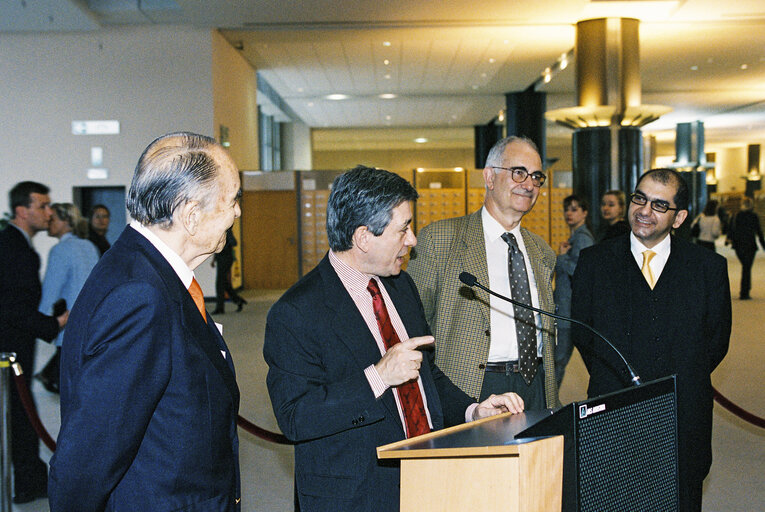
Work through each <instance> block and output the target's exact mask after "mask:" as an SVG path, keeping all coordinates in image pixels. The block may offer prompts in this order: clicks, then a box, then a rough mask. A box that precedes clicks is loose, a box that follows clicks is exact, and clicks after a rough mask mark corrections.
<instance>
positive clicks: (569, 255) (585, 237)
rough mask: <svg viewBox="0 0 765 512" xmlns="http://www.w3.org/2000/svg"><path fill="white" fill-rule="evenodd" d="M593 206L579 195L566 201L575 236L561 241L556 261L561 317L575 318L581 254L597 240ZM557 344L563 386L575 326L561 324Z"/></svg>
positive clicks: (566, 214)
mask: <svg viewBox="0 0 765 512" xmlns="http://www.w3.org/2000/svg"><path fill="white" fill-rule="evenodd" d="M588 212H589V206H588V205H587V201H586V200H585V199H583V198H581V197H579V196H577V195H576V194H574V195H570V196H568V197H566V198H565V199H564V200H563V215H564V217H565V219H566V224H568V227H569V229H570V230H571V236H570V237H569V239H568V240H566V241H565V242H561V244H560V247H559V248H558V258H557V260H556V262H555V290H554V291H553V297H554V298H555V306H556V311H557V313H558V314H559V315H563V316H571V277H572V276H573V275H574V270H575V269H576V264H577V262H578V261H579V252H580V251H581V250H582V249H585V248H587V247H589V246H591V245H593V244H594V243H595V238H594V237H593V236H592V233H591V232H590V228H589V226H588V225H587V214H588ZM557 340H558V342H557V344H556V345H555V380H556V382H557V383H558V386H560V384H561V382H563V374H564V373H565V371H566V365H567V364H568V361H569V359H571V352H572V351H573V349H574V346H573V345H572V344H571V323H570V322H566V321H560V320H559V321H558V336H557Z"/></svg>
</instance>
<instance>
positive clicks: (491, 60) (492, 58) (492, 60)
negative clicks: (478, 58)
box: [489, 57, 497, 64]
mask: <svg viewBox="0 0 765 512" xmlns="http://www.w3.org/2000/svg"><path fill="white" fill-rule="evenodd" d="M495 62H497V59H495V58H494V57H491V58H490V59H489V64H494V63H495Z"/></svg>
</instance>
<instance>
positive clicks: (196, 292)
mask: <svg viewBox="0 0 765 512" xmlns="http://www.w3.org/2000/svg"><path fill="white" fill-rule="evenodd" d="M189 293H190V294H191V298H192V299H194V304H196V305H197V309H198V310H199V312H200V313H201V314H202V318H204V321H205V323H207V313H206V311H205V296H204V294H203V293H202V287H201V286H199V283H198V282H197V278H196V277H194V278H192V279H191V285H190V286H189Z"/></svg>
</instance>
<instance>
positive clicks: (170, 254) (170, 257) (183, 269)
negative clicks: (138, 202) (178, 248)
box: [130, 220, 194, 289]
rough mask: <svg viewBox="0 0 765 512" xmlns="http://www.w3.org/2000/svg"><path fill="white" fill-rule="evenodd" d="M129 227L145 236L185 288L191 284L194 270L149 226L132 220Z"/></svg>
mask: <svg viewBox="0 0 765 512" xmlns="http://www.w3.org/2000/svg"><path fill="white" fill-rule="evenodd" d="M130 227H131V228H133V229H135V230H136V231H138V232H139V233H140V234H141V235H143V237H144V238H146V239H147V240H148V241H149V242H150V243H151V245H153V246H154V247H155V248H156V249H157V250H158V251H159V253H160V254H161V255H162V257H163V258H165V259H166V260H167V262H168V263H169V264H170V266H171V267H173V270H174V271H175V273H176V274H177V275H178V278H179V279H180V280H181V282H182V283H183V286H185V287H186V288H187V289H188V287H189V286H191V281H192V280H193V279H194V272H193V271H192V270H191V269H190V268H189V266H188V265H186V262H185V261H183V259H182V258H181V257H180V256H179V255H178V253H176V252H175V251H174V250H172V249H171V248H170V247H169V246H168V245H167V244H166V243H165V242H163V241H162V240H161V239H160V238H159V237H158V236H157V235H155V234H154V233H152V232H151V230H150V229H149V228H147V227H146V226H144V225H143V224H141V223H140V222H138V221H137V220H132V221H131V222H130Z"/></svg>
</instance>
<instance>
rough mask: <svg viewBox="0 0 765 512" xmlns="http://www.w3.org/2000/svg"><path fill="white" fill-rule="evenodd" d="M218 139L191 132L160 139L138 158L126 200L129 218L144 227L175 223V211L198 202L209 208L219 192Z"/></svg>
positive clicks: (165, 225) (169, 135)
mask: <svg viewBox="0 0 765 512" xmlns="http://www.w3.org/2000/svg"><path fill="white" fill-rule="evenodd" d="M219 147H221V146H219V145H218V144H217V143H216V142H215V139H213V138H211V137H207V136H204V135H197V134H195V133H189V132H176V133H170V134H167V135H163V136H161V137H158V138H156V139H154V141H152V143H151V144H149V145H148V146H147V147H146V149H145V150H144V152H143V154H141V157H140V158H139V159H138V164H137V165H136V168H135V173H134V174H133V181H132V183H131V184H130V190H129V191H128V197H127V200H126V204H127V209H128V211H129V212H130V215H131V216H132V217H133V218H134V219H135V220H137V221H138V222H140V223H141V224H144V225H151V224H159V225H162V226H164V227H169V226H171V225H172V224H173V214H174V213H175V210H176V208H178V207H179V206H182V205H183V204H185V203H187V202H189V201H192V200H195V201H199V202H200V204H201V206H202V208H207V207H208V206H209V203H210V201H211V198H214V197H215V195H216V192H217V177H218V172H219V163H218V162H217V161H216V159H215V156H214V155H213V150H214V149H215V148H219Z"/></svg>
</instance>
